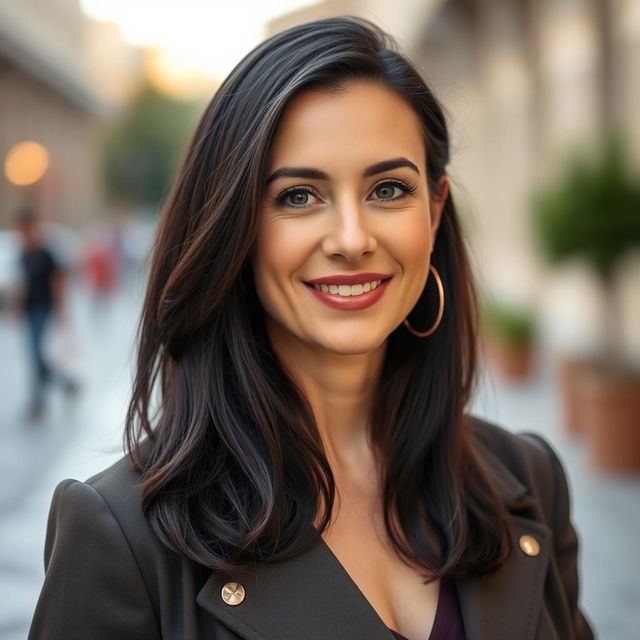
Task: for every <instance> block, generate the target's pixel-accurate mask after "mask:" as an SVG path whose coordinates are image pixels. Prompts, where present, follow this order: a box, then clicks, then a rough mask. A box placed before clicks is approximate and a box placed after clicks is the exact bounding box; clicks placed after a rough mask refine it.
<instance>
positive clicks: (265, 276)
mask: <svg viewBox="0 0 640 640" xmlns="http://www.w3.org/2000/svg"><path fill="white" fill-rule="evenodd" d="M303 246H304V245H303V243H301V242H300V236H299V234H296V233H295V230H294V229H292V228H291V227H290V226H289V225H278V224H270V225H264V226H263V227H262V228H260V229H259V231H258V237H257V242H256V252H255V258H254V262H253V276H254V280H255V284H256V291H257V294H258V297H259V299H260V302H261V303H262V306H263V307H264V308H265V310H266V311H267V313H269V315H272V316H273V315H275V316H279V315H281V313H282V309H281V307H282V305H284V304H286V296H287V292H288V291H290V290H291V287H292V286H293V281H294V280H295V277H294V274H295V272H296V270H297V269H298V268H299V266H300V265H301V264H302V261H303Z"/></svg>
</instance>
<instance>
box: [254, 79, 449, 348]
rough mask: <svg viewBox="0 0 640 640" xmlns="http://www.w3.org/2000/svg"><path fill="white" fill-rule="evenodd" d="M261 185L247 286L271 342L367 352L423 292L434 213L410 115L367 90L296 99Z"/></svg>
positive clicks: (357, 86)
mask: <svg viewBox="0 0 640 640" xmlns="http://www.w3.org/2000/svg"><path fill="white" fill-rule="evenodd" d="M268 176H269V178H268V181H267V182H268V183H267V185H266V187H265V191H264V198H263V201H262V207H261V219H260V225H259V230H258V238H257V246H256V254H255V259H254V277H255V283H256V288H257V292H258V296H259V299H260V301H261V303H262V305H263V307H264V310H265V314H266V325H267V331H268V333H269V336H270V339H271V340H272V341H273V342H274V343H278V344H279V345H280V346H283V347H287V346H289V347H293V346H295V345H296V344H300V342H302V343H306V344H307V345H312V346H315V347H318V348H320V349H322V350H328V351H331V352H334V353H337V354H344V355H346V354H362V353H367V352H370V351H373V350H375V349H377V348H378V347H379V346H380V345H382V344H383V343H384V341H385V340H386V338H387V337H388V336H389V334H390V333H391V332H392V331H393V330H394V329H395V328H396V327H397V326H398V325H399V324H400V323H401V322H402V320H403V318H404V317H405V316H406V315H407V314H408V313H409V312H410V311H411V309H412V307H413V306H414V304H415V303H416V301H417V300H418V298H419V296H420V294H421V292H422V290H423V288H424V285H425V282H426V279H427V275H428V270H429V256H430V252H431V249H432V247H433V242H434V239H435V232H436V229H437V227H438V223H439V221H440V214H441V210H442V205H443V201H444V199H443V198H442V199H439V200H436V199H435V198H434V197H433V194H430V193H429V189H428V185H427V168H426V157H425V146H424V141H423V136H422V133H421V128H420V121H419V119H418V117H417V115H416V114H415V112H414V110H413V108H412V107H411V106H410V105H408V104H407V103H406V102H404V101H403V100H402V99H401V98H400V97H398V96H397V95H396V94H395V93H393V92H391V91H390V90H388V89H387V88H386V87H384V85H382V84H378V83H372V82H370V83H365V82H362V83H353V84H350V85H348V86H347V87H346V88H344V89H343V90H340V91H337V92H329V91H316V90H314V91H307V92H304V93H301V94H300V95H298V96H296V97H295V98H294V99H293V100H292V102H291V103H290V104H289V106H288V107H287V109H286V111H285V113H284V115H283V117H282V120H281V122H280V125H279V128H278V131H277V134H276V137H275V140H274V145H273V148H272V152H271V156H270V159H269V169H268ZM446 188H447V184H446V178H443V181H442V183H441V195H444V194H446Z"/></svg>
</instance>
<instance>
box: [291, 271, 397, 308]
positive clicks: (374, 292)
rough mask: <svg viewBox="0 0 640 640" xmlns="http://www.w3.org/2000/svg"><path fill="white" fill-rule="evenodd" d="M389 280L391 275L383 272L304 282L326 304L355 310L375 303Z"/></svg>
mask: <svg viewBox="0 0 640 640" xmlns="http://www.w3.org/2000/svg"><path fill="white" fill-rule="evenodd" d="M390 280H391V276H390V275H388V274H384V273H357V274H353V275H335V276H326V277H323V278H316V279H314V280H308V281H306V282H305V283H304V284H305V285H307V287H308V288H309V290H310V291H311V293H313V294H314V295H315V296H316V298H318V300H320V301H321V302H323V303H324V304H326V305H327V306H329V307H332V308H334V309H341V310H344V311H355V310H358V309H366V308H367V307H370V306H371V305H373V304H375V303H376V302H377V301H378V300H379V299H380V298H381V297H382V295H383V294H384V291H385V289H386V288H387V284H388V283H389V281H390Z"/></svg>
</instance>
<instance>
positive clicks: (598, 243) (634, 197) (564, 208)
mask: <svg viewBox="0 0 640 640" xmlns="http://www.w3.org/2000/svg"><path fill="white" fill-rule="evenodd" d="M533 213H534V224H535V230H536V234H537V238H538V241H539V243H540V246H541V248H542V249H543V252H544V254H545V255H546V256H547V258H548V259H549V260H550V262H551V263H552V264H557V263H560V262H562V261H564V260H566V259H569V258H575V257H581V258H582V259H585V260H587V261H588V262H589V263H590V264H591V265H592V266H593V267H594V269H595V270H596V272H597V273H598V274H599V276H600V278H601V280H602V285H603V291H604V292H605V295H606V299H607V305H606V308H607V322H606V336H605V339H604V345H603V347H602V350H601V353H599V354H598V356H597V357H595V358H592V359H591V360H589V361H585V362H580V363H575V362H574V363H571V364H570V366H568V367H566V368H565V376H564V379H565V382H566V390H567V392H568V395H569V398H570V400H569V402H571V399H572V406H571V407H570V408H569V409H568V411H567V413H568V414H569V415H572V416H573V421H574V422H575V424H578V425H579V427H580V429H581V431H582V432H583V433H584V435H585V436H586V439H587V443H588V446H589V447H590V452H591V458H592V461H593V463H594V464H595V465H596V466H597V467H599V468H602V469H640V372H639V371H638V370H637V368H634V367H633V366H632V365H631V364H630V363H628V362H626V361H625V358H624V353H623V349H624V346H623V344H621V338H620V337H621V335H622V332H621V331H620V326H619V323H620V317H621V315H620V313H619V298H618V296H617V295H616V287H615V268H616V265H617V263H618V260H619V259H620V258H621V257H622V256H623V255H624V254H625V253H626V252H627V251H629V250H631V249H632V248H634V247H638V246H640V180H639V179H638V178H637V177H635V176H634V175H632V172H631V169H630V166H629V162H628V157H627V154H626V152H625V148H624V144H623V142H622V138H621V137H620V136H616V135H612V136H610V137H609V138H608V139H607V141H606V142H605V144H604V145H603V148H602V150H601V153H600V154H599V155H598V156H597V157H595V159H594V158H592V159H587V158H585V157H581V156H578V155H575V156H574V157H573V158H572V159H571V160H570V161H569V162H568V163H567V165H566V167H565V170H564V171H563V172H561V174H560V175H559V179H558V180H557V181H556V182H555V183H554V184H551V185H549V186H547V187H546V188H543V189H541V190H540V191H538V192H537V193H536V194H535V195H534V199H533ZM567 372H568V375H566V374H567Z"/></svg>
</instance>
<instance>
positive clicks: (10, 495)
mask: <svg viewBox="0 0 640 640" xmlns="http://www.w3.org/2000/svg"><path fill="white" fill-rule="evenodd" d="M136 289H137V291H136ZM139 289H140V287H139V285H138V286H136V287H133V288H131V287H130V288H128V289H126V290H125V291H123V292H121V293H120V295H119V296H118V297H117V299H115V300H114V301H113V302H112V304H111V305H107V306H105V307H104V308H102V309H100V310H99V311H98V313H97V314H96V313H94V312H95V309H92V308H91V303H90V301H89V300H88V299H87V296H86V294H84V293H83V291H82V290H81V289H75V290H74V293H73V305H72V309H73V313H72V317H73V318H74V320H75V323H76V326H77V328H78V332H79V335H80V337H81V342H82V343H83V344H84V351H85V358H86V361H87V368H86V369H87V370H86V375H85V381H84V388H83V391H82V393H81V395H80V396H79V397H77V398H75V399H73V401H72V402H67V400H66V399H65V398H64V397H62V394H61V393H58V394H56V393H52V394H51V396H52V397H51V398H50V399H51V402H50V405H49V407H48V408H49V411H48V414H47V416H46V418H45V419H44V420H43V421H42V422H41V423H38V424H29V423H27V422H25V419H24V411H25V403H26V396H27V391H26V390H27V370H26V361H25V353H24V349H23V347H24V344H23V342H24V339H25V338H24V336H23V335H22V331H21V328H20V327H19V326H16V325H10V324H7V323H6V322H4V321H2V320H1V319H0V352H1V353H2V354H3V358H2V368H1V369H0V393H1V396H2V398H3V402H2V404H1V406H0V473H2V480H3V481H2V482H0V603H2V605H1V606H0V640H24V638H26V635H27V631H28V628H29V623H30V620H31V616H32V613H33V609H34V606H35V603H36V600H37V597H38V594H39V591H40V588H41V585H42V580H43V576H44V569H43V548H44V538H45V531H46V521H47V514H48V510H49V504H50V500H51V496H52V493H53V490H54V488H55V486H56V484H57V483H58V482H59V481H61V480H62V479H64V478H69V477H72V478H78V479H85V478H87V477H89V476H90V475H92V474H94V473H96V472H97V471H99V470H101V469H103V468H104V467H106V466H108V465H109V464H111V462H113V461H114V460H116V459H117V458H119V457H120V456H121V455H122V454H121V437H122V424H123V421H124V413H125V409H126V403H127V399H128V393H129V387H130V383H131V365H132V363H131V354H132V353H133V348H132V347H133V339H134V337H133V334H134V331H135V327H136V322H137V317H138V313H139V301H140V290H139ZM91 336H93V338H91ZM482 380H483V382H482V384H481V385H480V390H479V392H478V393H477V395H476V397H475V400H474V403H473V406H472V411H473V412H474V413H475V414H476V415H478V416H481V417H485V418H487V419H489V420H492V421H495V422H497V423H499V424H501V425H503V426H506V427H507V428H509V429H512V430H514V431H534V432H538V433H540V434H542V435H543V436H545V437H546V438H547V439H548V440H549V441H550V442H551V444H552V445H553V446H554V447H555V448H556V450H557V451H558V453H559V455H560V457H561V459H562V460H563V462H564V465H565V469H566V471H567V474H568V477H569V482H570V487H571V492H572V496H573V520H574V523H575V525H576V527H577V528H578V531H579V533H580V539H581V556H580V569H581V579H582V583H581V588H582V592H581V594H582V595H581V600H582V606H583V608H584V610H585V611H586V613H587V615H588V617H589V619H590V620H591V621H592V623H593V625H594V628H595V629H596V631H597V634H598V637H600V638H602V640H634V639H636V638H638V637H639V636H638V629H640V578H639V576H640V545H638V537H639V535H640V476H633V475H632V476H618V477H616V476H606V475H602V474H597V473H595V472H594V471H592V470H591V469H590V468H589V466H588V464H587V462H586V460H585V456H584V451H583V449H582V447H581V446H580V445H579V443H576V442H574V441H571V440H570V439H568V438H567V437H566V436H564V435H563V433H562V430H561V429H560V427H559V418H558V415H559V411H558V407H557V401H556V395H555V391H554V379H553V373H552V371H551V367H550V365H549V363H548V362H545V361H544V360H543V359H541V360H540V361H539V362H538V367H537V371H536V375H535V377H534V379H533V381H532V382H531V383H530V384H527V385H526V386H520V387H513V386H507V385H504V384H502V383H499V382H497V381H496V380H494V379H493V378H492V377H490V376H489V375H483V377H482Z"/></svg>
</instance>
